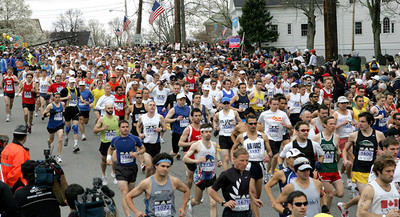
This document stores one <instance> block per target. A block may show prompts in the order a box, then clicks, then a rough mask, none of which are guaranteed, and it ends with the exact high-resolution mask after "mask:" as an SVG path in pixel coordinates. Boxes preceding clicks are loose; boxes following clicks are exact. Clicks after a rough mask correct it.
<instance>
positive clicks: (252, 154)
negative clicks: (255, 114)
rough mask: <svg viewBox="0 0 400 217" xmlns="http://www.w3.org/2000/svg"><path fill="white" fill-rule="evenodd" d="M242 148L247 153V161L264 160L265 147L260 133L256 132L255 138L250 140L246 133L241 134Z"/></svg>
mask: <svg viewBox="0 0 400 217" xmlns="http://www.w3.org/2000/svg"><path fill="white" fill-rule="evenodd" d="M243 148H244V149H246V150H247V152H249V161H262V160H263V158H264V152H265V146H264V139H263V136H262V134H261V133H259V132H257V138H256V139H255V140H251V139H250V138H249V136H248V135H247V132H244V133H243Z"/></svg>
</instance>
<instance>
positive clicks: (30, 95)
mask: <svg viewBox="0 0 400 217" xmlns="http://www.w3.org/2000/svg"><path fill="white" fill-rule="evenodd" d="M18 89H19V90H18V93H17V96H19V95H20V94H21V92H22V108H24V120H25V126H26V128H27V129H28V133H31V132H32V121H33V112H34V111H35V95H36V92H37V90H38V89H37V84H36V83H34V82H33V74H32V73H28V74H26V80H24V81H22V82H21V83H20V85H19V88H18ZM28 117H29V122H28Z"/></svg>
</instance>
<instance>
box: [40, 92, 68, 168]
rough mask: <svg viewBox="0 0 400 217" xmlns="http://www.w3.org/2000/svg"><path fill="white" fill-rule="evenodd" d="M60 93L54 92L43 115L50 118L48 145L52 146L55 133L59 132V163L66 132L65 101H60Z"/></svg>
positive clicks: (57, 157)
mask: <svg viewBox="0 0 400 217" xmlns="http://www.w3.org/2000/svg"><path fill="white" fill-rule="evenodd" d="M60 98H61V96H60V93H59V92H55V93H54V94H53V102H52V103H51V104H49V105H47V107H46V109H45V110H44V111H43V117H48V116H50V118H49V123H48V124H47V132H49V139H48V140H47V145H48V147H49V148H51V143H52V142H53V141H54V134H57V141H58V143H57V144H58V146H57V156H56V161H57V163H58V164H61V163H62V159H61V150H62V141H63V138H62V137H63V133H64V120H63V113H64V109H65V103H64V102H61V101H60Z"/></svg>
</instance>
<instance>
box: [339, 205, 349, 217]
mask: <svg viewBox="0 0 400 217" xmlns="http://www.w3.org/2000/svg"><path fill="white" fill-rule="evenodd" d="M337 207H338V208H339V211H340V214H341V216H342V217H349V211H348V210H347V209H345V208H344V203H343V202H339V203H337Z"/></svg>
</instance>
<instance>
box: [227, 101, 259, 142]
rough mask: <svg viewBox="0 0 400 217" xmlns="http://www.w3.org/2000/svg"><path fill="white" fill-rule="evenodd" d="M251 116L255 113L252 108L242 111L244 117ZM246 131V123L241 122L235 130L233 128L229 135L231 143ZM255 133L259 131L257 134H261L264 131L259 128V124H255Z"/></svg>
mask: <svg viewBox="0 0 400 217" xmlns="http://www.w3.org/2000/svg"><path fill="white" fill-rule="evenodd" d="M251 115H253V116H255V115H256V113H255V111H254V109H253V108H251V107H249V108H247V109H246V110H245V111H244V117H245V118H247V117H248V116H251ZM242 121H243V120H242ZM246 130H247V126H246V121H245V122H243V123H240V124H237V125H236V126H235V128H233V132H232V134H231V139H232V141H236V138H237V136H239V135H240V134H242V133H244V132H246ZM257 131H259V132H263V131H264V129H263V127H262V126H261V124H260V123H257Z"/></svg>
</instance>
